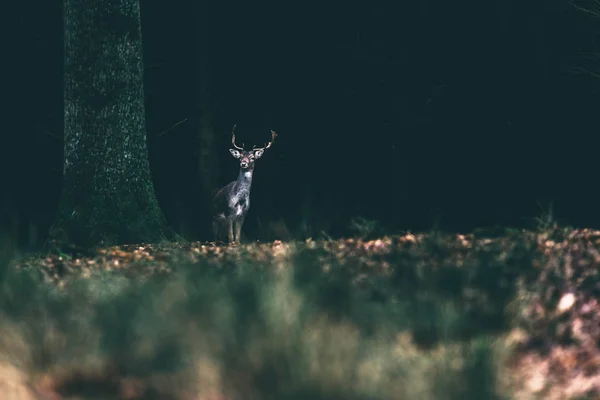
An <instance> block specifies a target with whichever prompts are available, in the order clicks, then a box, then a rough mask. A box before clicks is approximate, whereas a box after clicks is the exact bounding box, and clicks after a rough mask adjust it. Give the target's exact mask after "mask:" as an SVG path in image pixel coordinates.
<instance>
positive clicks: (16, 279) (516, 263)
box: [0, 227, 600, 400]
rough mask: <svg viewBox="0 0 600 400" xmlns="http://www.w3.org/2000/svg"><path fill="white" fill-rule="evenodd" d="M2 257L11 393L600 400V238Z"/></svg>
mask: <svg viewBox="0 0 600 400" xmlns="http://www.w3.org/2000/svg"><path fill="white" fill-rule="evenodd" d="M4 264H5V265H4V267H2V266H1V265H0V393H2V399H4V400H12V399H18V400H28V399H53V400H59V399H121V400H125V399H129V400H133V399H185V400H188V399H189V400H192V399H195V400H200V399H215V400H216V399H223V400H225V399H227V400H229V399H271V398H272V399H274V398H277V399H419V400H427V399H432V400H433V399H436V400H438V399H478V400H484V399H573V400H575V399H598V398H600V352H599V351H598V348H599V346H600V305H599V304H598V299H600V275H599V273H600V231H592V230H586V229H584V230H573V229H567V228H558V227H553V228H548V229H544V230H541V229H540V230H535V231H525V230H506V231H503V232H502V233H499V234H495V235H490V234H488V235H484V234H465V235H461V234H442V233H430V234H422V235H421V234H419V235H417V234H410V233H409V234H405V235H396V236H384V237H381V238H378V239H370V240H367V239H361V238H349V239H339V240H307V241H296V242H289V243H282V242H279V241H276V242H273V243H262V244H260V243H254V244H242V245H238V246H219V245H216V244H210V243H197V242H196V243H165V244H141V245H128V246H116V247H108V248H98V249H94V250H85V251H84V250H82V249H65V248H63V249H56V250H55V251H52V252H50V253H49V254H44V255H43V256H40V255H37V256H26V257H18V258H13V259H12V260H11V261H10V262H6V263H4Z"/></svg>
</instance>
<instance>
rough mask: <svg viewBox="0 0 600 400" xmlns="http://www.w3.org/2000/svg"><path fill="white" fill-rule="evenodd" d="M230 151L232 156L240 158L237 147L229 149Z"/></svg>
mask: <svg viewBox="0 0 600 400" xmlns="http://www.w3.org/2000/svg"><path fill="white" fill-rule="evenodd" d="M229 152H230V153H231V155H232V156H234V157H235V158H240V152H239V151H237V150H235V149H229Z"/></svg>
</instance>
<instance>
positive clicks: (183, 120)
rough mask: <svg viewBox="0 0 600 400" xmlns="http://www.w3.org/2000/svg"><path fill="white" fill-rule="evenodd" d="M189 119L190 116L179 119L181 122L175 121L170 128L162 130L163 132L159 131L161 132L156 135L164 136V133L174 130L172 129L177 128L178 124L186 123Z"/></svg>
mask: <svg viewBox="0 0 600 400" xmlns="http://www.w3.org/2000/svg"><path fill="white" fill-rule="evenodd" d="M188 119H189V117H188V118H184V119H182V120H181V121H179V122H177V123H175V125H173V126H171V127H170V128H167V129H165V130H164V131H162V132H161V133H159V134H158V135H156V136H162V135H164V134H165V133H167V132H170V131H172V130H173V129H175V128H176V127H177V126H178V125H180V124H183V123H184V122H186V121H187V120H188Z"/></svg>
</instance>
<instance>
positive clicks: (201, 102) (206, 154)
mask: <svg viewBox="0 0 600 400" xmlns="http://www.w3.org/2000/svg"><path fill="white" fill-rule="evenodd" d="M193 7H194V15H195V18H196V20H197V22H198V23H197V24H196V32H195V33H196V52H195V54H196V70H197V78H196V79H197V80H196V96H197V106H198V176H199V177H200V188H201V195H202V202H203V204H204V205H205V206H204V207H203V210H210V208H211V207H210V205H211V201H212V194H213V191H214V190H215V189H216V184H217V178H218V176H219V161H218V157H217V149H216V137H215V131H214V128H213V126H212V121H211V116H212V111H211V99H210V68H209V59H210V46H209V37H208V35H209V31H210V30H209V27H208V26H209V25H208V22H209V12H210V11H209V6H208V1H206V0H197V1H194V2H193ZM210 217H211V216H210V213H209V212H208V211H206V212H204V213H202V215H201V218H202V219H203V220H207V221H209V220H211V218H210ZM204 228H205V229H204V231H206V232H208V231H210V230H209V229H208V228H209V226H208V225H206V226H205V227H204Z"/></svg>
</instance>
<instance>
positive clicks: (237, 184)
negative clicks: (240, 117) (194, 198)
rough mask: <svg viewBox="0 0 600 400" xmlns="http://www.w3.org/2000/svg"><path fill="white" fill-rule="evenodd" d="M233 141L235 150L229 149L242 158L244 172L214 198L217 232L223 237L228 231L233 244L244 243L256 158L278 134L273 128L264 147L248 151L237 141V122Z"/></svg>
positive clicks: (235, 155)
mask: <svg viewBox="0 0 600 400" xmlns="http://www.w3.org/2000/svg"><path fill="white" fill-rule="evenodd" d="M233 128H234V129H233V136H232V139H231V142H232V143H233V146H234V147H235V149H229V152H230V153H231V155H232V156H233V157H235V158H238V159H240V172H239V174H238V178H237V180H235V181H233V182H229V183H228V184H227V185H225V186H224V187H222V188H221V189H219V190H217V191H216V193H215V195H214V197H213V204H212V206H213V235H214V239H215V240H219V239H220V238H222V237H223V236H224V233H225V232H227V238H228V239H229V242H230V243H234V242H238V243H239V242H240V239H241V232H242V225H243V224H244V219H245V218H246V214H247V213H248V210H249V209H250V188H251V187H252V175H253V173H254V161H255V160H257V159H259V158H260V157H261V156H262V155H263V153H264V151H265V150H266V149H268V148H269V147H271V144H272V143H273V140H275V136H277V134H276V133H275V132H274V131H271V137H272V139H271V141H270V142H269V143H267V144H266V145H265V147H262V148H258V149H256V148H253V149H252V150H248V151H246V150H244V149H243V145H242V147H239V146H237V145H236V144H235V125H234V127H233Z"/></svg>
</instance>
